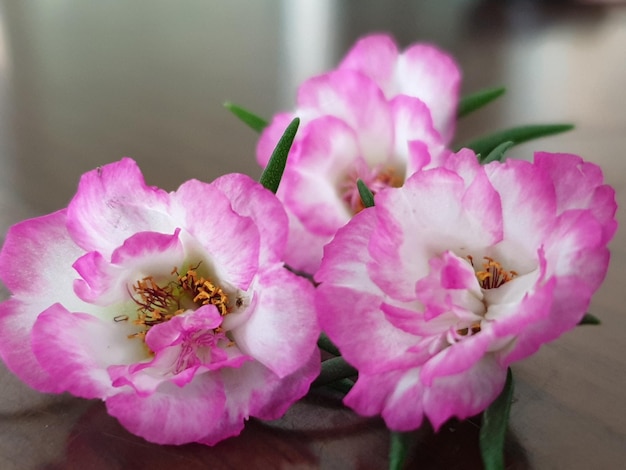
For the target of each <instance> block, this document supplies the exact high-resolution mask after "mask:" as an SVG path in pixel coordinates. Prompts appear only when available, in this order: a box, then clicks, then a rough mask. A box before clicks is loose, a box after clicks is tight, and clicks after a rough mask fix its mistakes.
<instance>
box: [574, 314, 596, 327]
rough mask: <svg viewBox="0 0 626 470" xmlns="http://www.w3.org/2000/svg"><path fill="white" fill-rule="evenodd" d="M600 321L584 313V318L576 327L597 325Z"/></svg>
mask: <svg viewBox="0 0 626 470" xmlns="http://www.w3.org/2000/svg"><path fill="white" fill-rule="evenodd" d="M599 324H600V319H599V318H598V317H596V316H595V315H592V314H591V313H585V316H584V317H583V318H582V320H580V321H579V322H578V326H581V325H599Z"/></svg>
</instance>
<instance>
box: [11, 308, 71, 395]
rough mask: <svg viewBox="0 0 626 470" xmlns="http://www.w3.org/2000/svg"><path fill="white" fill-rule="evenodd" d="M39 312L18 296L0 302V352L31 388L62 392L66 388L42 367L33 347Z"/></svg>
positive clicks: (15, 372)
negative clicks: (33, 333) (32, 338)
mask: <svg viewBox="0 0 626 470" xmlns="http://www.w3.org/2000/svg"><path fill="white" fill-rule="evenodd" d="M38 313H39V312H36V311H33V310H32V307H29V306H28V305H27V304H25V303H24V302H22V301H20V300H17V299H9V300H7V301H5V302H2V303H1V304H0V355H1V356H2V360H3V361H4V363H5V364H6V366H7V367H8V368H9V370H10V371H11V372H13V373H14V374H15V375H17V376H18V377H19V378H20V379H21V380H23V381H24V382H26V383H27V384H28V385H29V386H31V387H32V388H34V389H36V390H39V391H41V392H53V393H59V392H61V391H63V387H62V386H61V384H60V383H59V382H58V381H57V380H56V379H55V378H54V377H52V376H51V375H50V374H49V373H48V372H47V371H46V370H45V369H44V368H43V367H42V366H41V364H40V363H39V361H37V358H36V357H35V354H34V353H33V350H32V348H31V333H32V328H33V325H34V323H35V320H36V319H37V315H38Z"/></svg>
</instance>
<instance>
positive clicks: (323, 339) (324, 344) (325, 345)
mask: <svg viewBox="0 0 626 470" xmlns="http://www.w3.org/2000/svg"><path fill="white" fill-rule="evenodd" d="M317 346H318V347H319V348H320V349H323V350H324V351H326V352H329V353H331V354H333V355H334V356H341V352H339V348H337V346H335V345H334V344H333V342H332V341H331V340H330V338H329V337H328V336H326V333H322V334H321V335H320V337H319V339H318V340H317Z"/></svg>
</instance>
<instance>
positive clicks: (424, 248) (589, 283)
mask: <svg viewBox="0 0 626 470" xmlns="http://www.w3.org/2000/svg"><path fill="white" fill-rule="evenodd" d="M615 210H616V204H615V198H614V191H613V189H612V188H610V187H609V186H607V185H604V184H603V178H602V173H601V171H600V169H599V168H598V167H597V166H596V165H593V164H591V163H586V162H583V161H582V160H581V159H580V158H579V157H577V156H574V155H564V154H559V155H557V154H547V153H538V154H536V155H535V159H534V162H533V163H529V162H525V161H519V160H508V161H506V162H505V163H498V162H496V163H491V164H488V165H486V166H480V165H479V164H478V163H477V160H476V157H475V155H474V154H473V153H472V152H471V151H467V150H463V151H461V152H459V153H458V154H456V155H452V156H451V157H450V158H449V160H448V161H447V162H446V163H445V164H444V167H443V168H437V169H431V170H424V171H419V172H417V173H416V174H414V175H413V176H412V177H410V178H409V179H408V180H407V181H406V183H405V185H404V186H403V187H402V188H398V189H386V190H384V191H382V192H380V193H379V194H378V195H377V196H376V205H375V207H372V208H368V209H366V210H364V211H362V212H361V213H359V214H357V215H356V216H355V217H354V218H353V219H352V220H351V221H350V222H349V223H348V224H347V226H345V227H344V228H342V229H341V230H339V232H338V233H337V236H336V237H335V239H334V241H333V242H331V243H330V244H329V245H328V246H327V247H326V249H325V253H324V260H323V262H322V266H321V268H320V270H319V271H318V273H317V276H316V280H317V281H319V282H321V285H320V286H319V287H318V292H319V296H318V301H317V308H318V316H319V318H320V323H321V326H322V329H323V330H324V331H326V332H327V333H328V335H329V336H330V338H331V339H332V340H333V341H334V342H335V343H336V344H337V346H338V347H339V348H340V350H341V351H342V354H343V356H344V357H345V359H346V360H347V361H348V362H349V363H351V364H353V365H354V366H355V367H356V368H357V369H358V370H359V378H358V381H357V383H356V385H355V387H354V388H353V389H352V391H351V392H350V393H349V394H348V395H347V397H346V399H345V403H346V404H347V405H349V406H350V407H352V408H353V409H354V410H356V411H357V412H358V413H361V414H364V415H376V414H381V415H382V417H383V418H384V419H385V421H386V422H387V425H388V426H389V427H390V428H391V429H394V430H400V431H402V430H409V429H415V428H417V427H418V426H419V425H420V424H421V422H422V420H423V417H424V416H426V417H427V418H428V419H429V420H430V422H431V423H432V424H433V426H434V427H435V428H439V427H440V426H441V425H442V423H444V422H445V421H446V420H448V419H449V418H451V417H453V416H456V417H458V418H461V419H462V418H466V417H468V416H472V415H474V414H477V413H478V412H480V411H482V410H483V409H484V408H485V407H487V406H488V405H489V404H490V403H491V402H492V401H493V400H494V399H495V397H496V396H497V395H498V393H499V392H500V391H501V389H502V387H503V385H504V382H505V378H506V369H507V367H508V366H509V364H511V363H512V362H514V361H518V360H520V359H523V358H525V357H527V356H529V355H530V354H533V353H534V352H535V351H537V350H538V349H539V347H540V346H541V345H542V344H543V343H546V342H548V341H551V340H554V339H555V338H557V337H558V336H560V335H561V334H562V333H564V332H566V331H568V330H570V329H572V328H574V327H575V326H576V325H577V324H578V322H579V321H580V320H581V318H582V317H583V315H584V314H585V311H586V309H587V307H588V305H589V302H590V299H591V296H592V294H593V293H594V292H595V291H596V289H597V288H598V287H599V285H600V283H601V282H602V280H603V278H604V276H605V274H606V270H607V266H608V261H609V251H608V249H607V243H608V242H609V240H610V239H611V238H612V236H613V234H614V232H615V230H616V225H617V224H616V221H615V220H614V214H615Z"/></svg>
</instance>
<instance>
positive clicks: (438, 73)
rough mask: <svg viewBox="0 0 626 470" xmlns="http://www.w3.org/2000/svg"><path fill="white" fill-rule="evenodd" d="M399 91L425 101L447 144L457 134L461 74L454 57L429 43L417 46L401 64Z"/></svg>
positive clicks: (395, 91)
mask: <svg viewBox="0 0 626 470" xmlns="http://www.w3.org/2000/svg"><path fill="white" fill-rule="evenodd" d="M394 83H395V90H385V94H386V95H387V96H390V95H391V93H393V95H396V94H404V95H409V96H414V97H416V98H419V99H420V100H422V101H423V102H424V103H426V105H427V106H428V108H429V109H430V110H431V113H432V116H433V122H434V124H435V128H436V129H437V130H438V131H439V133H440V134H441V136H442V137H443V139H444V141H445V142H450V140H451V139H452V136H453V135H454V128H455V124H456V110H457V105H458V101H459V88H460V85H461V71H460V69H459V66H458V65H457V64H456V62H455V61H454V60H453V59H452V57H451V56H449V55H448V54H446V53H444V52H442V51H441V50H439V49H437V48H436V47H434V46H431V45H428V44H415V45H413V46H411V47H410V48H409V49H407V50H405V51H404V52H403V53H402V54H401V56H400V58H399V60H398V63H397V66H396V73H395V79H394Z"/></svg>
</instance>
